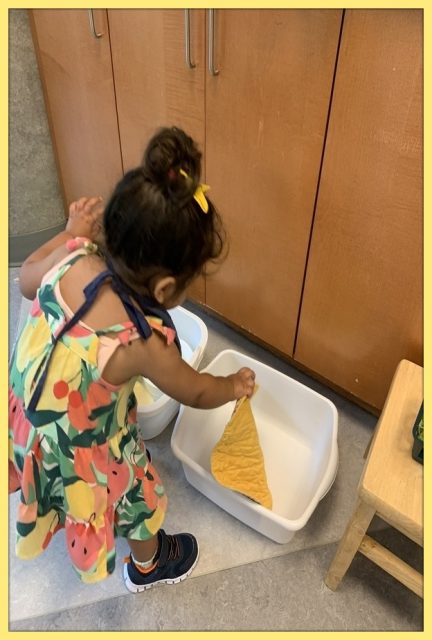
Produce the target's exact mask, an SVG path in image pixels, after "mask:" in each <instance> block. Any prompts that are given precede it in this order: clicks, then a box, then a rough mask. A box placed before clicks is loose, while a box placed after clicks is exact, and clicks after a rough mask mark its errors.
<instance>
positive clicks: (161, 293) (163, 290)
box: [153, 276, 177, 304]
mask: <svg viewBox="0 0 432 640" xmlns="http://www.w3.org/2000/svg"><path fill="white" fill-rule="evenodd" d="M176 287H177V283H176V280H175V278H173V276H165V277H163V278H160V280H158V281H157V282H156V284H155V287H154V291H153V296H154V297H155V299H156V300H157V301H158V302H159V304H164V303H165V302H166V301H167V300H170V299H172V298H173V296H175V293H176Z"/></svg>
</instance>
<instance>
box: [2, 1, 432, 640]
mask: <svg viewBox="0 0 432 640" xmlns="http://www.w3.org/2000/svg"><path fill="white" fill-rule="evenodd" d="M53 4H54V7H53V6H52V5H49V4H48V3H46V2H31V1H29V2H19V1H16V2H12V1H11V0H10V1H7V2H5V3H2V4H1V6H0V91H1V103H0V104H1V117H0V139H1V140H2V141H5V142H4V143H3V144H2V145H1V151H0V164H1V189H0V198H1V204H2V211H3V214H2V215H1V216H0V224H1V231H0V256H1V259H2V264H3V269H2V277H3V279H4V282H5V285H4V286H3V287H1V288H0V306H1V307H2V308H3V309H7V307H8V280H7V273H8V239H7V238H8V222H7V220H8V216H7V213H6V212H7V211H8V147H7V142H6V141H7V140H8V11H9V9H27V8H48V7H49V8H88V3H84V2H82V1H80V2H74V3H71V2H69V3H67V2H64V1H63V2H61V1H57V2H55V3H53ZM119 4H120V3H119V2H112V1H111V2H110V1H108V2H100V1H98V0H95V1H94V2H93V4H92V7H93V8H116V7H119ZM187 4H188V7H189V8H260V7H262V6H263V5H262V2H257V1H255V2H253V1H249V2H239V1H237V2H228V1H226V0H225V1H224V2H218V3H216V4H213V5H212V4H208V3H204V2H198V1H196V0H189V2H188V3H187ZM184 7H185V3H180V2H179V1H178V0H171V1H167V0H159V1H158V2H153V3H148V4H147V5H146V4H144V3H142V2H141V3H140V2H136V1H135V2H133V1H131V0H129V2H127V3H125V4H124V5H122V6H121V8H158V9H159V8H184ZM266 8H290V9H293V8H302V9H306V8H311V9H312V8H321V9H322V8H328V9H330V8H331V9H333V8H342V9H349V8H351V9H353V8H354V9H355V8H361V9H366V8H371V9H415V8H417V9H423V11H424V34H425V40H424V62H425V65H424V81H425V85H424V114H425V115H424V143H425V146H424V163H425V164H424V167H425V170H424V175H425V176H427V175H428V167H429V169H430V167H431V163H430V154H431V131H430V116H431V114H432V104H431V81H430V79H431V73H432V70H431V64H430V62H431V44H430V41H429V40H428V39H427V38H426V36H427V34H431V33H432V17H431V16H432V7H431V6H429V3H428V2H427V0H424V1H423V2H410V1H409V0H406V1H405V2H400V1H395V0H393V1H390V0H388V1H385V0H381V2H378V3H377V2H353V0H345V2H341V1H340V0H333V1H332V2H327V3H325V2H319V1H315V2H313V1H310V2H304V3H293V4H292V5H291V4H289V3H288V0H285V1H282V0H281V1H279V2H277V1H275V0H273V2H271V3H266ZM430 192H431V188H430V182H428V181H427V180H425V184H424V204H425V207H424V326H425V327H426V328H427V327H429V326H430V320H431V315H430V314H431V308H430V303H431V295H430V289H428V286H429V287H430V286H431V283H430V278H429V273H430V266H431V265H430V262H431V260H430V254H429V252H428V249H430V238H431V231H432V229H431V220H430V211H429V208H430ZM1 326H2V331H1V332H0V339H1V347H2V351H1V352H2V354H4V357H3V368H2V389H3V390H4V401H3V402H1V405H0V411H1V424H2V425H3V426H5V425H6V424H7V380H8V371H7V355H6V354H7V340H8V336H7V330H6V329H7V326H6V323H2V325H1ZM424 351H425V354H424V362H425V365H426V363H429V362H430V360H431V356H432V354H431V351H430V339H429V334H428V332H427V331H424ZM430 385H431V380H430V372H429V368H428V367H427V366H425V396H427V397H426V401H425V412H426V422H428V418H429V413H430V412H429V402H428V401H429V397H430ZM427 438H428V436H426V440H427ZM1 452H2V460H3V464H2V465H0V469H1V477H2V482H1V487H2V491H1V492H0V500H1V501H0V513H3V514H7V513H8V497H7V490H6V487H7V462H6V456H7V440H6V434H5V432H4V435H3V438H2V439H1ZM424 470H425V498H426V499H425V541H427V540H428V533H429V530H430V515H431V514H430V511H431V510H430V507H429V506H428V500H427V498H429V496H430V490H427V488H428V487H430V486H431V477H430V476H431V473H430V467H429V465H428V464H427V461H426V464H425V467H424ZM0 531H1V533H0V575H1V576H8V518H7V517H3V518H2V526H1V530H0ZM429 560H430V551H429V547H428V545H425V550H424V566H425V568H428V567H430V562H429ZM430 593H431V589H430V575H429V573H428V571H425V598H424V602H425V603H426V602H427V601H428V598H429V596H430ZM185 606H187V603H185ZM287 606H289V603H287ZM0 612H1V615H0V637H1V638H3V637H9V636H11V637H12V636H13V638H16V639H17V640H18V638H21V637H24V636H26V637H27V636H28V635H36V634H37V633H38V632H9V631H8V589H3V590H2V595H1V601H0ZM430 618H431V616H430V611H429V609H428V607H427V606H425V608H424V631H422V632H360V633H362V634H366V633H367V636H368V638H374V639H375V638H377V639H378V638H379V639H380V640H381V639H382V637H383V636H385V635H389V634H391V635H392V637H394V636H395V635H397V636H400V635H401V634H403V638H404V639H405V638H410V637H413V638H414V637H418V636H419V635H428V634H429V632H430ZM48 633H49V637H50V639H51V638H53V639H57V638H68V640H69V639H70V638H71V632H48ZM125 633H127V637H128V638H131V639H132V638H137V639H138V638H142V633H143V632H142V631H140V632H125V631H119V632H103V637H109V638H122V637H124V634H125ZM160 633H162V634H163V635H165V636H167V635H169V634H171V633H172V632H151V631H150V632H146V636H147V637H149V638H150V637H151V638H154V639H156V638H157V636H158V635H159V634H160ZM191 633H193V635H194V637H196V636H197V635H198V636H199V637H201V636H202V637H204V636H205V637H209V636H211V635H214V634H215V633H217V634H219V633H221V634H223V635H224V636H225V637H226V638H227V640H228V639H230V640H231V638H239V637H241V636H245V637H246V635H247V638H248V640H249V638H252V637H253V638H255V637H257V638H258V637H264V634H267V633H269V632H219V631H216V632H175V637H176V638H179V637H185V638H186V637H190V635H191ZM270 633H271V635H272V638H274V639H275V640H276V639H277V640H279V639H280V638H285V637H286V636H289V635H291V636H292V635H294V634H296V635H298V636H301V637H302V638H309V637H310V638H314V639H316V638H324V637H330V636H331V635H333V634H334V633H337V634H338V637H343V638H354V637H356V638H358V633H359V632H321V631H316V632H289V631H284V632H270ZM75 634H77V635H79V636H80V638H81V637H82V638H90V637H94V636H95V632H79V631H77V632H74V637H75ZM173 637H174V636H173ZM362 637H363V635H362Z"/></svg>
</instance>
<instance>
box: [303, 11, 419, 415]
mask: <svg viewBox="0 0 432 640" xmlns="http://www.w3.org/2000/svg"><path fill="white" fill-rule="evenodd" d="M422 73H423V69H422V12H421V11H416V10H380V11H361V10H352V11H347V14H346V18H345V22H344V27H343V35H342V43H341V51H340V59H339V63H338V68H337V75H336V83H335V91H334V101H333V106H332V111H331V118H330V124H329V132H328V138H327V144H326V150H325V158H324V165H323V171H322V178H321V184H320V189H319V198H318V205H317V212H316V219H315V224H314V229H313V237H312V245H311V252H310V257H309V262H308V268H307V277H306V284H305V292H304V299H303V305H302V310H301V317H300V325H299V333H298V342H297V347H296V351H295V359H296V360H298V361H299V362H301V363H302V364H304V365H306V366H307V367H309V368H310V369H312V370H313V371H315V372H317V373H319V374H321V375H322V376H324V377H325V378H327V379H328V380H331V381H332V382H333V383H335V384H337V385H339V386H340V387H342V388H343V389H345V390H347V391H349V392H351V393H352V394H354V395H355V396H357V397H358V398H360V399H362V400H363V401H364V402H367V403H368V404H370V405H372V406H374V407H378V408H381V407H382V405H383V402H384V399H385V396H386V393H387V390H388V387H389V384H390V381H391V378H392V375H393V373H394V371H395V369H396V366H397V364H398V362H399V361H400V360H401V359H402V358H407V359H408V360H412V361H413V362H416V363H418V364H421V362H422Z"/></svg>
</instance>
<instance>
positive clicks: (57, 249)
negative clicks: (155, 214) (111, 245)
mask: <svg viewBox="0 0 432 640" xmlns="http://www.w3.org/2000/svg"><path fill="white" fill-rule="evenodd" d="M102 212H103V209H102V205H101V198H100V197H96V198H80V200H78V201H76V202H72V204H71V205H70V207H69V218H68V221H67V223H66V229H65V231H61V232H60V233H59V234H57V235H56V236H55V237H54V238H51V239H50V240H48V242H46V243H45V244H43V245H42V246H41V247H39V249H36V251H34V252H33V253H32V254H31V255H30V256H29V257H28V258H27V259H26V260H25V261H24V262H23V264H22V266H21V269H20V275H19V280H20V289H21V293H22V295H23V296H24V297H25V298H29V299H30V300H32V299H33V298H34V297H35V295H36V291H37V290H38V288H39V286H40V284H41V282H42V278H43V277H44V275H45V274H46V273H47V272H48V271H49V270H50V269H51V267H53V266H54V265H55V264H56V263H57V262H59V261H60V260H61V259H62V258H63V257H64V256H65V255H66V254H67V250H66V248H65V244H66V242H67V240H70V239H71V238H74V237H77V236H84V237H86V238H90V239H91V240H94V239H96V238H97V235H98V234H99V233H100V230H101V217H102Z"/></svg>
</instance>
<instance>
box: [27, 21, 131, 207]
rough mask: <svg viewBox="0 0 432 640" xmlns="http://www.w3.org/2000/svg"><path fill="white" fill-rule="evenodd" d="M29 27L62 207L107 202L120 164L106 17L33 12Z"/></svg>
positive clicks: (118, 176)
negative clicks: (90, 199) (84, 199)
mask: <svg viewBox="0 0 432 640" xmlns="http://www.w3.org/2000/svg"><path fill="white" fill-rule="evenodd" d="M91 16H93V18H94V27H95V30H96V33H98V34H99V33H101V34H103V35H102V36H101V37H100V38H97V37H95V36H94V35H93V33H92V29H91V24H90V20H89V17H91ZM30 21H31V25H32V32H33V38H34V42H35V49H36V55H37V59H38V64H39V69H40V75H41V80H42V86H43V89H44V95H45V102H46V106H47V112H48V117H49V118H48V119H49V123H50V127H51V136H52V141H53V147H54V151H55V155H56V160H57V164H58V168H59V175H60V183H61V186H62V189H63V194H64V200H65V207H67V205H68V203H70V202H72V201H73V200H76V199H77V198H79V197H80V196H82V195H91V194H100V195H102V196H103V197H104V198H107V197H108V195H109V194H110V192H111V190H112V187H113V185H114V184H115V183H116V182H117V180H119V178H120V177H121V176H122V159H121V153H120V143H119V134H118V126H117V113H116V101H115V93H114V80H113V75H112V66H111V49H110V42H109V34H108V23H107V17H106V12H105V11H99V10H94V11H93V14H91V13H89V11H88V10H85V9H82V10H79V9H73V10H63V9H54V10H45V9H41V10H40V9H38V10H33V11H30Z"/></svg>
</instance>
